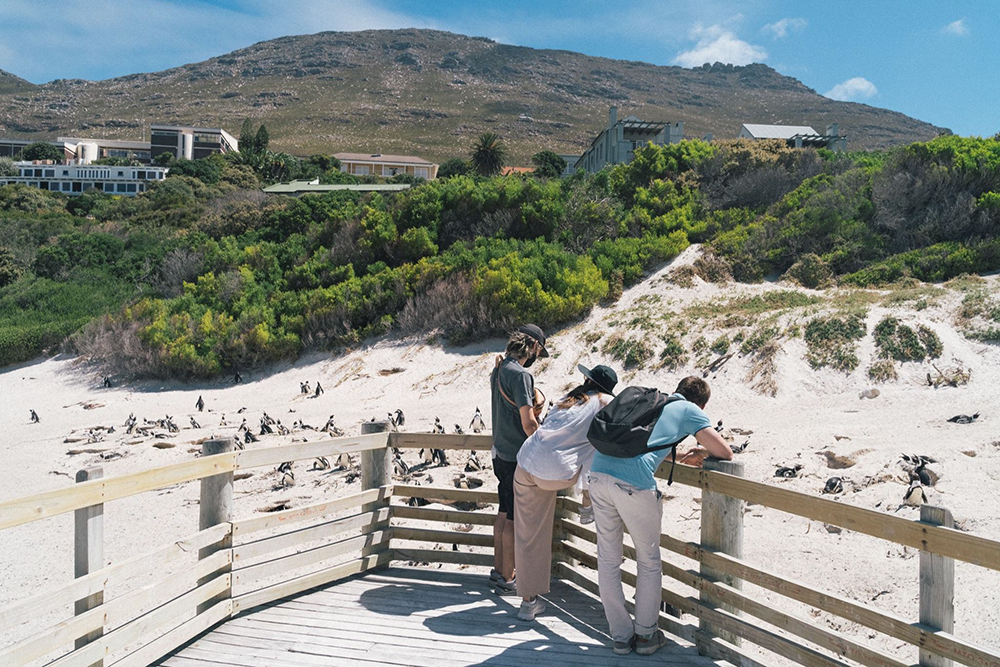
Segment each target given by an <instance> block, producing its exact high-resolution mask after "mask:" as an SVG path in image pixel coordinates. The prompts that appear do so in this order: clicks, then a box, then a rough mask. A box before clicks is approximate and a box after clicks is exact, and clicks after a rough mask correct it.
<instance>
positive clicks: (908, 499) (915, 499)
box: [903, 481, 927, 507]
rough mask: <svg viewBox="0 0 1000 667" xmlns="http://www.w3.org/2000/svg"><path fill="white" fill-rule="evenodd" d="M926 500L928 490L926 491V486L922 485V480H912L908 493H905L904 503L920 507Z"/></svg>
mask: <svg viewBox="0 0 1000 667" xmlns="http://www.w3.org/2000/svg"><path fill="white" fill-rule="evenodd" d="M926 502H927V492H926V491H924V487H922V486H920V482H916V481H915V482H911V483H910V488H908V489H907V490H906V493H905V494H904V495H903V504H904V505H911V506H913V507H920V506H921V505H923V504H924V503H926Z"/></svg>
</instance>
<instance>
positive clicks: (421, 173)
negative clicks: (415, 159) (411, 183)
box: [414, 167, 430, 178]
mask: <svg viewBox="0 0 1000 667" xmlns="http://www.w3.org/2000/svg"><path fill="white" fill-rule="evenodd" d="M414 175H415V176H417V177H418V178H427V177H428V176H429V175H430V172H429V171H428V169H427V167H417V168H416V169H415V170H414Z"/></svg>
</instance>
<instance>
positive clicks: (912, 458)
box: [901, 454, 937, 466]
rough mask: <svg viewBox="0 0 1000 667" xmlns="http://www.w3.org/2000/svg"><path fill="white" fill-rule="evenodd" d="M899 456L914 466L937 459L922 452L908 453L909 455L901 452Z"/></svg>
mask: <svg viewBox="0 0 1000 667" xmlns="http://www.w3.org/2000/svg"><path fill="white" fill-rule="evenodd" d="M901 456H902V458H903V460H904V461H906V462H907V463H909V464H912V465H915V466H919V465H927V464H928V463H937V459H933V458H931V457H929V456H926V455H924V454H910V455H906V454H902V455H901Z"/></svg>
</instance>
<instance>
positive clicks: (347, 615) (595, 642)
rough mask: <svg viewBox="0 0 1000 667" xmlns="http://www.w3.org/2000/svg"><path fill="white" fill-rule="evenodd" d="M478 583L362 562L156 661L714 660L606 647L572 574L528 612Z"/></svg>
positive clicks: (482, 578) (710, 664)
mask: <svg viewBox="0 0 1000 667" xmlns="http://www.w3.org/2000/svg"><path fill="white" fill-rule="evenodd" d="M479 569H480V570H481V569H482V568H479ZM485 584H486V575H485V574H480V573H471V572H469V571H465V572H453V571H446V570H439V569H429V568H410V567H393V568H390V569H387V570H381V571H376V572H371V573H368V574H366V575H362V576H357V577H353V578H351V579H347V580H345V581H342V582H340V583H336V584H333V585H330V586H328V587H326V588H321V589H315V590H312V591H309V592H306V593H304V594H302V595H299V596H297V597H292V598H287V599H284V600H278V601H276V602H274V603H272V604H268V605H265V606H262V607H258V608H256V609H253V610H250V611H249V612H247V613H245V614H242V615H240V616H237V617H235V618H233V619H232V620H230V621H228V622H226V623H223V624H222V625H220V626H218V627H217V628H215V629H214V630H212V631H210V632H208V633H206V634H204V635H202V636H201V637H200V638H198V639H197V640H195V641H194V642H192V643H190V644H188V645H187V646H185V647H184V648H182V649H180V650H179V651H177V652H176V653H175V654H174V655H172V656H170V657H168V658H166V659H164V660H163V661H162V662H161V663H160V664H161V665H165V666H166V667H211V666H213V665H239V666H241V667H264V666H267V667H300V666H304V665H384V666H386V667H389V666H392V667H396V666H401V667H402V666H410V667H420V666H424V665H427V666H433V667H452V666H454V667H457V666H458V665H497V666H501V667H505V666H514V665H517V666H526V667H532V666H538V667H540V666H542V665H580V666H581V667H582V666H586V667H595V666H604V665H636V664H653V663H656V664H667V665H692V666H696V667H715V666H716V665H717V663H716V662H714V661H712V660H710V659H709V658H704V657H701V656H699V655H698V652H697V651H696V650H695V649H694V647H693V646H691V645H690V644H689V643H687V642H684V641H683V640H679V639H676V638H671V640H672V641H671V642H670V643H669V644H668V645H667V646H665V647H664V648H662V649H660V650H659V651H658V652H657V653H656V654H655V655H653V656H649V657H642V656H638V655H636V654H635V653H633V654H631V655H628V656H617V655H615V654H614V652H613V651H612V650H611V648H610V646H609V642H610V640H609V638H608V635H607V622H606V620H605V618H604V611H603V609H602V608H601V604H600V600H598V599H596V598H595V597H594V596H593V595H591V594H590V593H589V592H586V591H584V590H583V589H580V588H578V587H576V586H575V585H574V584H572V583H568V582H565V581H553V584H552V592H551V593H550V594H549V595H548V596H546V599H547V601H548V609H547V610H546V612H545V613H544V614H543V615H541V616H539V617H538V619H537V620H536V621H534V622H525V621H521V620H519V619H518V618H517V615H516V614H517V609H518V604H519V603H520V600H519V599H518V598H501V597H498V596H496V595H494V594H493V593H492V592H491V591H490V590H489V589H488V588H487V586H486V585H485Z"/></svg>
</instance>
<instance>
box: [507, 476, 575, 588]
mask: <svg viewBox="0 0 1000 667" xmlns="http://www.w3.org/2000/svg"><path fill="white" fill-rule="evenodd" d="M579 476H580V473H579V472H577V474H576V475H574V476H573V478H572V479H562V480H549V479H539V478H538V477H535V476H534V475H532V474H531V473H529V472H527V471H525V470H524V469H523V468H521V467H520V466H518V467H517V470H515V471H514V562H515V563H517V577H516V581H517V594H518V595H520V596H521V597H523V598H531V597H534V596H536V595H541V594H543V593H548V592H549V579H550V578H551V576H552V523H553V521H554V519H555V514H556V495H557V493H558V492H559V491H561V490H563V489H569V488H571V487H572V486H573V485H575V484H576V479H577V477H579Z"/></svg>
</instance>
